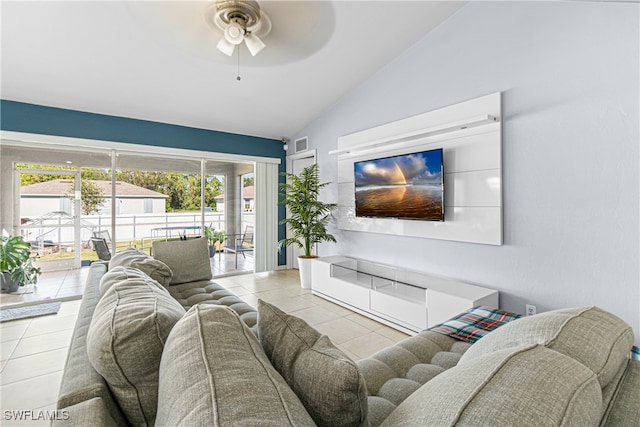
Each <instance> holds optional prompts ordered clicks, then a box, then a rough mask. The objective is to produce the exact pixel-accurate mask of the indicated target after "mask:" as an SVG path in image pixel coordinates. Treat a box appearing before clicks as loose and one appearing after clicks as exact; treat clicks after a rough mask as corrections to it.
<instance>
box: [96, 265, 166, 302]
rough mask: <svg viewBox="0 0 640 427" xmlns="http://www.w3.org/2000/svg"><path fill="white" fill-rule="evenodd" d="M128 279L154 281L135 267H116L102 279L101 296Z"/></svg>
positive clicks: (100, 285)
mask: <svg viewBox="0 0 640 427" xmlns="http://www.w3.org/2000/svg"><path fill="white" fill-rule="evenodd" d="M127 279H149V280H153V279H152V278H151V277H150V276H148V275H147V274H146V273H144V272H143V271H142V270H140V269H137V268H133V267H123V266H119V267H114V268H112V269H110V270H109V271H107V272H106V273H105V274H104V276H102V277H101V278H100V284H99V289H100V295H104V294H105V293H106V292H107V291H108V290H109V288H110V287H112V286H113V285H115V284H116V283H120V282H122V281H123V280H127Z"/></svg>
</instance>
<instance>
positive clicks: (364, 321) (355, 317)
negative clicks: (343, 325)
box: [346, 313, 385, 332]
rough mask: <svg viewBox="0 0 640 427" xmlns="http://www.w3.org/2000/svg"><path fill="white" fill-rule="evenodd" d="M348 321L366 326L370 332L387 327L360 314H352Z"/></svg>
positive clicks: (348, 316)
mask: <svg viewBox="0 0 640 427" xmlns="http://www.w3.org/2000/svg"><path fill="white" fill-rule="evenodd" d="M346 318H347V319H349V320H351V321H353V322H356V323H358V324H359V325H362V326H364V327H365V328H367V329H369V330H370V331H372V332H374V331H376V330H378V329H380V328H382V327H383V326H385V325H384V324H382V323H380V322H376V321H375V320H373V319H371V318H369V317H366V316H363V315H361V314H358V313H351V314H349V315H347V316H346Z"/></svg>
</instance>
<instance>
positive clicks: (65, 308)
mask: <svg viewBox="0 0 640 427" xmlns="http://www.w3.org/2000/svg"><path fill="white" fill-rule="evenodd" d="M81 303H82V300H79V299H78V300H73V301H65V302H63V303H62V306H60V310H59V311H58V316H69V315H75V314H78V312H79V311H80V304H81Z"/></svg>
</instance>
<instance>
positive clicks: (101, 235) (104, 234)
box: [93, 230, 111, 246]
mask: <svg viewBox="0 0 640 427" xmlns="http://www.w3.org/2000/svg"><path fill="white" fill-rule="evenodd" d="M93 237H95V238H98V239H104V241H105V242H106V243H107V246H111V235H110V234H109V230H98V231H94V232H93Z"/></svg>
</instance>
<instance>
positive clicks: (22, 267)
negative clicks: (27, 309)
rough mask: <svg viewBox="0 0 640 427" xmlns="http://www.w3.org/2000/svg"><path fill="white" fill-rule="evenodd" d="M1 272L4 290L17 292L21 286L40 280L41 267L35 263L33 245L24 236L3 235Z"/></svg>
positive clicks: (0, 258)
mask: <svg viewBox="0 0 640 427" xmlns="http://www.w3.org/2000/svg"><path fill="white" fill-rule="evenodd" d="M0 272H1V275H0V280H1V281H2V292H15V291H17V290H18V287H19V286H24V285H26V284H28V283H36V282H37V281H38V276H39V275H40V273H41V271H40V268H38V267H35V266H34V265H33V258H31V245H30V244H29V243H28V242H25V241H24V239H23V238H22V236H2V239H1V240H0Z"/></svg>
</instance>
